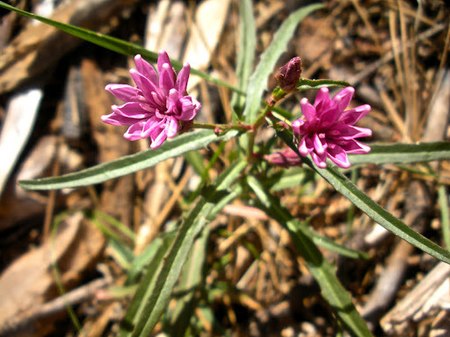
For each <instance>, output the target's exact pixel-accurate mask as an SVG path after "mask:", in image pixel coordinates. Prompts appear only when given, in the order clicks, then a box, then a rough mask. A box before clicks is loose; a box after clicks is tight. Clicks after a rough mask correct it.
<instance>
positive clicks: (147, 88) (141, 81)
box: [130, 69, 158, 101]
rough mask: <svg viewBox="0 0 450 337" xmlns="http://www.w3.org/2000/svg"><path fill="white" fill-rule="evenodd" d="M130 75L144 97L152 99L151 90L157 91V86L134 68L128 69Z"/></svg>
mask: <svg viewBox="0 0 450 337" xmlns="http://www.w3.org/2000/svg"><path fill="white" fill-rule="evenodd" d="M130 75H131V78H132V79H133V81H134V82H135V83H136V85H137V86H138V87H139V89H141V91H142V93H143V94H144V96H145V98H146V99H147V100H151V101H153V98H152V92H155V91H158V87H157V86H156V85H155V84H153V83H152V82H151V81H150V80H149V79H148V78H147V77H145V76H144V75H142V74H141V73H140V72H138V71H137V70H136V69H130Z"/></svg>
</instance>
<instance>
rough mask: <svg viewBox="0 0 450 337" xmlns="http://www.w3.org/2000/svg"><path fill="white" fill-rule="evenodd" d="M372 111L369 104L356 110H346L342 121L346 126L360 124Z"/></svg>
mask: <svg viewBox="0 0 450 337" xmlns="http://www.w3.org/2000/svg"><path fill="white" fill-rule="evenodd" d="M370 110H371V107H370V105H369V104H364V105H360V106H357V107H356V108H353V109H350V110H346V111H344V112H343V113H342V116H341V118H340V121H342V122H343V123H345V124H349V125H353V124H355V123H356V122H358V121H359V120H360V119H361V118H363V117H364V116H365V115H367V114H368V113H369V112H370Z"/></svg>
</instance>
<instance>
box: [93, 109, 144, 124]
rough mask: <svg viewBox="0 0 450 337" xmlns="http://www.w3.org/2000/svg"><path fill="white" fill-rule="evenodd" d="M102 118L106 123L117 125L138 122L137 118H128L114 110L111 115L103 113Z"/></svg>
mask: <svg viewBox="0 0 450 337" xmlns="http://www.w3.org/2000/svg"><path fill="white" fill-rule="evenodd" d="M100 118H101V120H102V121H103V122H104V123H106V124H111V125H115V126H122V125H132V124H134V123H136V120H135V119H132V118H127V117H124V116H121V115H118V114H116V113H114V112H113V113H110V114H109V115H103V116H101V117H100Z"/></svg>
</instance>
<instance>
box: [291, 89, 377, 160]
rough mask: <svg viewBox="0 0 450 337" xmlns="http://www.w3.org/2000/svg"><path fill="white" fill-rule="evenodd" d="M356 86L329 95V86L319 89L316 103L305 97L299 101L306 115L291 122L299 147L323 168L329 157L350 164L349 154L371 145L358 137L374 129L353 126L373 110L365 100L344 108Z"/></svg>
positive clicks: (366, 134)
mask: <svg viewBox="0 0 450 337" xmlns="http://www.w3.org/2000/svg"><path fill="white" fill-rule="evenodd" d="M354 92H355V89H353V88H352V87H347V88H344V89H342V90H341V91H339V92H338V93H337V94H336V95H335V96H334V97H333V98H330V95H329V92H328V89H327V88H322V89H320V90H319V92H318V93H317V96H316V100H315V102H314V105H311V104H310V103H309V102H308V99H306V98H303V99H302V100H301V101H300V106H301V108H302V112H303V117H302V118H299V119H297V120H295V121H294V122H292V129H293V131H294V134H295V136H296V137H297V138H298V141H299V144H298V150H299V152H300V154H301V155H302V156H303V157H306V156H307V155H311V157H312V159H313V161H314V163H315V164H316V165H317V166H319V167H320V168H325V167H326V159H327V157H328V158H330V160H331V161H332V162H333V163H335V164H336V165H337V166H339V167H342V168H348V167H350V162H349V160H348V156H347V154H349V153H352V154H362V153H368V152H369V151H370V147H369V146H367V145H364V144H361V143H360V142H358V141H357V140H356V139H357V138H361V137H367V136H371V135H372V130H370V129H367V128H361V127H357V126H354V124H355V123H356V122H357V121H359V120H360V119H361V118H362V117H364V116H365V115H366V114H367V113H369V111H370V105H368V104H364V105H361V106H358V107H356V108H353V109H349V110H345V108H346V107H347V106H348V104H349V103H350V101H351V99H352V97H353V93H354Z"/></svg>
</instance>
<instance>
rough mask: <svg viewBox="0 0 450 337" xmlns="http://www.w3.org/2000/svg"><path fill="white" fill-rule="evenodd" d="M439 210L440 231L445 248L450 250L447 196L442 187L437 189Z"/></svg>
mask: <svg viewBox="0 0 450 337" xmlns="http://www.w3.org/2000/svg"><path fill="white" fill-rule="evenodd" d="M438 201H439V208H440V209H441V229H442V236H443V238H444V243H445V247H447V249H449V250H450V211H449V206H448V194H447V190H446V188H445V186H444V185H441V186H439V189H438Z"/></svg>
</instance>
